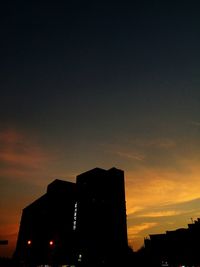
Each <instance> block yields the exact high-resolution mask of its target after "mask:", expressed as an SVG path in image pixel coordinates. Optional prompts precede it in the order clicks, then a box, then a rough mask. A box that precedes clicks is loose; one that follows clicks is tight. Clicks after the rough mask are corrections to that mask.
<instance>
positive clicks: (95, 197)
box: [76, 168, 128, 266]
mask: <svg viewBox="0 0 200 267" xmlns="http://www.w3.org/2000/svg"><path fill="white" fill-rule="evenodd" d="M76 183H77V192H78V199H77V211H78V212H77V236H78V241H79V242H78V245H79V247H78V251H79V257H81V258H80V259H79V260H81V261H83V262H84V263H85V264H87V266H95V264H96V265H97V264H99V265H100V266H101V265H110V264H111V263H113V262H115V261H117V262H119V261H120V260H121V259H120V257H119V256H120V255H121V256H123V254H124V252H125V251H126V249H127V246H128V245H127V225H126V203H125V188H124V173H123V171H121V170H118V169H116V168H112V169H110V170H103V169H99V168H95V169H93V170H90V171H88V172H85V173H83V174H80V175H78V176H77V182H76ZM122 258H123V257H122ZM99 265H98V266H99Z"/></svg>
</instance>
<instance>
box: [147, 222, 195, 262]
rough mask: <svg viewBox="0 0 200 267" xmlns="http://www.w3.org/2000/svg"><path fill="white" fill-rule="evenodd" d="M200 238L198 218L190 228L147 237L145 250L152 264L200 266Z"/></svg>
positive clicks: (189, 225)
mask: <svg viewBox="0 0 200 267" xmlns="http://www.w3.org/2000/svg"><path fill="white" fill-rule="evenodd" d="M199 240H200V219H197V220H196V221H194V223H192V224H188V228H181V229H177V230H174V231H167V232H166V233H165V234H154V235H150V236H149V238H148V239H145V252H146V255H148V257H149V262H151V264H152V266H162V264H163V266H199V265H200V250H199ZM165 264H168V265H165Z"/></svg>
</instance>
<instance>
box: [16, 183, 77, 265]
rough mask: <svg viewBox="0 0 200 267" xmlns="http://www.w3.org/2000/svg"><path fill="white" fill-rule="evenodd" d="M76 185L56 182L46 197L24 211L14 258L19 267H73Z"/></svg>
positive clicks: (49, 187) (50, 187)
mask: <svg viewBox="0 0 200 267" xmlns="http://www.w3.org/2000/svg"><path fill="white" fill-rule="evenodd" d="M75 201H76V185H75V183H71V182H66V181H61V180H55V181H53V182H52V183H51V184H49V185H48V187H47V193H46V194H44V195H43V196H42V197H40V198H39V199H37V200H36V201H34V202H33V203H32V204H30V205H29V206H27V207H26V208H24V209H23V212H22V217H21V224H20V229H19V235H18V241H17V246H16V251H15V255H14V258H15V259H16V260H17V261H18V262H19V263H20V264H24V263H25V264H26V265H29V264H30V265H31V266H32V265H33V266H39V265H45V264H53V263H54V262H56V263H59V264H62V263H65V262H68V263H71V262H72V258H73V250H74V242H75V233H74V231H73V229H72V225H73V214H74V204H75Z"/></svg>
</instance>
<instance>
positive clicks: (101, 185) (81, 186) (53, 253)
mask: <svg viewBox="0 0 200 267" xmlns="http://www.w3.org/2000/svg"><path fill="white" fill-rule="evenodd" d="M127 249H128V244H127V225H126V202H125V187H124V172H123V171H122V170H119V169H116V168H112V169H110V170H103V169H100V168H95V169H93V170H90V171H87V172H85V173H82V174H80V175H78V176H77V180H76V183H71V182H67V181H61V180H55V181H53V182H52V183H51V184H49V185H48V188H47V193H46V194H44V195H43V196H42V197H40V198H39V199H37V200H36V201H34V202H33V203H32V204H30V205H29V206H27V207H26V208H25V209H24V210H23V213H22V218H21V224H20V229H19V235H18V241H17V246H16V251H15V259H16V260H17V261H18V262H21V263H25V264H26V265H27V266H40V265H75V266H79V265H80V266H87V267H89V266H93V267H96V266H116V265H117V264H118V263H120V264H121V263H122V262H123V261H124V257H125V253H126V252H127ZM113 264H114V265H113Z"/></svg>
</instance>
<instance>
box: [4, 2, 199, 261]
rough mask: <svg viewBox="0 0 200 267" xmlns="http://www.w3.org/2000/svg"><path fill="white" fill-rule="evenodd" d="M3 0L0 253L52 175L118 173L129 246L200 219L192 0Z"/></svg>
mask: <svg viewBox="0 0 200 267" xmlns="http://www.w3.org/2000/svg"><path fill="white" fill-rule="evenodd" d="M4 2H6V3H3V4H1V8H0V9H1V13H2V14H1V16H0V18H1V19H0V21H1V23H0V34H1V35H0V36H1V42H0V70H1V72H0V73H1V75H0V90H1V97H0V213H1V217H0V239H8V240H9V246H7V247H2V246H1V247H0V256H2V255H4V256H10V255H11V254H12V253H13V250H14V247H15V242H16V237H17V233H18V228H19V222H20V217H21V212H22V209H23V208H24V207H25V206H27V205H28V204H29V203H31V202H33V201H34V200H35V199H37V198H38V197H39V196H41V195H42V194H44V193H45V191H46V187H47V184H48V183H50V182H51V181H52V180H54V179H55V178H60V179H64V180H69V181H75V177H76V175H78V174H80V173H82V172H84V171H87V170H89V169H92V168H94V167H101V168H105V169H109V168H111V167H113V166H115V167H117V168H120V169H122V170H124V171H125V177H126V197H127V215H128V217H127V218H128V233H129V242H130V245H131V246H133V248H134V249H135V250H136V249H138V248H139V247H141V245H142V244H143V239H144V237H146V236H148V235H149V234H153V233H161V232H165V231H166V230H171V229H176V228H180V227H187V224H188V223H190V222H191V218H193V219H196V218H197V217H200V164H199V160H200V49H199V48H200V18H199V12H200V4H198V3H197V1H184V0H183V1H176V0H174V1H151V0H149V1H133V3H132V4H128V3H126V1H115V2H114V3H112V4H111V2H110V1H105V3H104V1H93V2H92V3H91V2H89V1H73V3H70V1H65V3H63V2H64V1H59V0H57V1H54V0H51V1H44V0H40V1H25V0H20V1H15V2H14V1H4ZM111 194H112V192H111Z"/></svg>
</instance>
